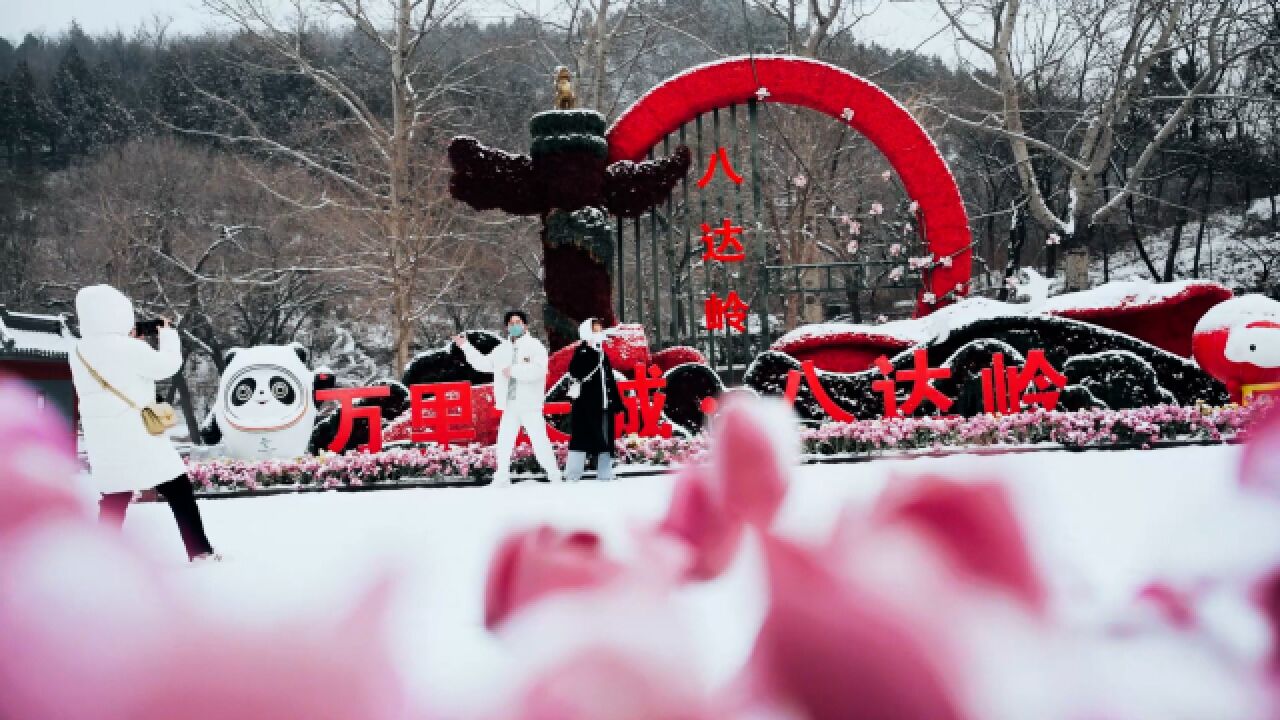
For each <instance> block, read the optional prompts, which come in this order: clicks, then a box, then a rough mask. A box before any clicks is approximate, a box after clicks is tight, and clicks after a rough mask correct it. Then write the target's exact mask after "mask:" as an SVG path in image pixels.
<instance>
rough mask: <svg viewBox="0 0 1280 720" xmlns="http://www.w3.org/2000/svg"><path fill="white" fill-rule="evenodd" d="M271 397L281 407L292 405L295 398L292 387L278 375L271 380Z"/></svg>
mask: <svg viewBox="0 0 1280 720" xmlns="http://www.w3.org/2000/svg"><path fill="white" fill-rule="evenodd" d="M271 395H272V396H273V397H274V398H275V399H276V400H277V401H279V402H280V403H281V404H282V405H292V404H293V401H294V400H295V399H296V398H297V395H296V394H295V393H294V392H293V385H290V384H289V381H287V380H285V379H284V378H282V377H280V376H279V375H276V376H275V377H273V378H271Z"/></svg>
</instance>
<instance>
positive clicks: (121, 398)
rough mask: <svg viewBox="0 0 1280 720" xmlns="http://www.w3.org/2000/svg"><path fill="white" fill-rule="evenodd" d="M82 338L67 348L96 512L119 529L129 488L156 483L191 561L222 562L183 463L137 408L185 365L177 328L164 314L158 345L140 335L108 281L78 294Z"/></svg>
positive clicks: (145, 487) (124, 301) (128, 306)
mask: <svg viewBox="0 0 1280 720" xmlns="http://www.w3.org/2000/svg"><path fill="white" fill-rule="evenodd" d="M76 315H77V316H78V317H79V321H80V337H81V339H80V341H79V342H77V343H76V349H75V351H74V352H72V353H71V354H70V361H71V379H72V382H73V383H74V384H75V388H76V395H77V396H78V398H79V403H80V421H81V424H82V426H83V428H84V445H85V451H86V453H87V454H88V456H89V474H90V476H91V477H92V479H93V483H94V485H95V486H96V487H97V489H98V491H99V492H101V493H102V499H101V501H100V502H99V518H100V520H101V521H102V522H103V523H104V524H106V525H110V526H113V527H116V528H119V527H120V526H122V525H123V524H124V516H125V511H126V510H127V509H128V507H129V502H130V501H131V500H132V499H133V494H134V493H135V492H137V491H139V490H150V489H151V488H155V489H156V491H157V492H159V493H160V495H161V496H163V497H164V499H165V500H166V501H167V502H168V503H169V508H170V509H171V510H172V511H173V517H174V520H176V521H177V523H178V531H179V533H180V535H181V536H182V543H183V545H184V546H185V548H186V551H187V559H189V560H191V561H192V562H196V561H205V560H213V561H216V560H221V559H222V557H221V556H220V555H218V554H217V553H215V552H214V551H213V546H212V545H210V544H209V538H208V537H207V536H206V535H205V531H204V521H203V520H202V519H201V517H200V509H199V507H198V506H197V505H196V499H195V494H194V493H193V492H192V490H191V480H190V478H188V477H187V467H186V464H185V463H183V461H182V457H181V456H180V455H178V451H177V450H175V449H174V447H173V443H172V442H170V441H169V438H168V437H167V435H166V434H165V433H163V432H160V433H159V434H152V431H151V430H148V428H147V423H146V421H145V420H144V419H143V415H142V411H143V409H145V408H149V406H152V405H153V403H154V402H155V399H156V381H157V380H164V379H165V378H169V377H172V376H173V375H174V374H175V373H177V372H178V370H179V369H181V367H182V349H181V346H180V340H179V338H178V331H177V330H175V329H174V328H173V326H172V325H170V324H169V322H168V321H167V320H162V321H160V324H159V328H158V331H157V335H158V343H159V350H156V349H153V348H152V347H151V345H150V344H149V343H147V342H146V341H145V340H143V339H141V337H139V335H138V330H137V326H136V325H135V322H134V314H133V303H132V302H130V301H129V298H127V297H125V296H124V294H123V293H121V292H120V291H119V290H117V289H115V288H113V287H111V286H110V285H93V286H91V287H86V288H82V289H81V290H80V292H78V293H76Z"/></svg>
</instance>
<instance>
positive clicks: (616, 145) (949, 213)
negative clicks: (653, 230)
mask: <svg viewBox="0 0 1280 720" xmlns="http://www.w3.org/2000/svg"><path fill="white" fill-rule="evenodd" d="M762 91H763V92H762ZM761 95H763V96H764V100H765V101H767V102H775V103H785V104H788V105H798V106H800V107H805V108H809V109H810V110H817V111H818V112H821V113H825V114H827V115H830V116H831V117H833V118H835V119H836V120H839V121H840V122H843V123H846V124H848V125H849V127H851V128H853V129H854V130H856V131H858V132H859V133H861V134H862V135H863V136H864V137H866V138H867V139H868V140H870V141H871V143H872V144H873V145H875V146H876V148H877V149H879V150H880V152H881V153H883V154H884V156H885V158H886V159H887V160H888V161H889V164H890V165H892V166H893V169H894V170H895V171H896V172H897V173H898V177H900V178H901V179H902V184H903V186H904V187H905V188H906V191H907V194H908V195H910V196H911V198H912V199H913V200H915V201H916V202H917V203H919V205H920V210H919V216H920V222H921V227H922V228H923V230H924V237H925V241H926V243H927V244H928V247H929V250H930V251H931V253H932V254H933V256H934V257H935V258H950V259H951V263H950V266H949V267H948V266H946V265H939V266H937V267H935V268H933V270H932V271H931V275H930V277H929V278H928V280H927V282H926V287H927V289H928V290H929V291H932V292H933V293H934V294H935V295H936V297H937V302H935V303H932V304H930V303H926V302H924V297H923V291H922V294H921V298H920V299H919V300H918V302H917V303H916V315H917V316H920V315H927V314H929V313H930V312H932V311H934V310H936V309H938V308H939V307H942V306H943V305H944V304H946V302H945V300H944V297H945V296H946V295H947V294H948V293H951V292H953V291H954V292H955V295H956V296H957V297H959V296H963V295H966V294H968V292H969V277H970V273H971V272H972V263H973V251H972V245H971V235H970V231H969V217H968V214H967V213H966V212H965V209H964V201H963V200H962V199H961V197H960V188H958V187H957V186H956V181H955V178H954V177H952V175H951V170H950V168H948V167H947V163H946V161H944V160H943V159H942V156H941V155H940V154H939V153H938V148H937V146H935V145H934V144H933V141H932V140H931V139H930V138H929V135H928V134H927V133H925V131H924V128H922V127H920V124H919V123H917V122H916V120H915V118H913V117H912V116H911V113H909V112H907V110H906V108H904V107H902V106H901V105H899V104H898V102H897V101H896V100H894V99H893V98H892V97H890V96H889V94H888V93H886V92H885V91H883V90H881V89H880V88H879V87H877V86H876V85H875V84H874V83H872V82H870V81H868V80H865V79H863V78H861V77H858V76H857V75H854V74H853V73H851V72H849V71H848V70H845V69H843V68H839V67H836V66H835V65H830V64H828V63H824V62H819V61H816V60H809V59H805V58H796V57H778V56H771V57H759V56H757V57H755V58H754V59H753V58H750V57H735V58H727V59H725V60H719V61H716V62H713V63H708V64H706V65H700V66H698V67H696V68H693V69H691V70H689V71H687V72H684V73H681V74H679V75H676V76H674V77H672V78H670V79H669V80H667V81H665V82H663V83H662V84H661V85H658V86H657V87H655V88H654V89H653V90H650V91H649V92H648V93H646V94H645V96H644V97H642V98H640V99H639V100H637V101H636V102H635V104H633V105H632V106H631V107H629V108H627V110H626V111H624V112H623V113H622V115H621V116H620V117H619V118H618V120H617V121H616V122H614V123H613V126H612V127H610V128H609V131H608V133H607V137H608V140H609V162H615V161H618V160H632V161H640V160H643V159H644V158H645V156H646V155H647V154H648V152H649V150H650V149H652V148H653V147H654V146H655V145H657V144H658V143H659V142H660V141H661V140H662V138H664V137H666V135H667V134H669V133H671V132H674V131H675V130H677V129H679V128H680V126H681V125H684V124H685V123H687V122H690V121H692V120H694V119H695V118H697V117H698V116H699V115H701V114H702V113H705V112H709V111H711V110H714V109H716V108H723V107H728V106H729V105H732V104H740V103H745V102H747V101H749V100H752V99H759V98H760V96H761ZM848 111H852V113H850V112H848Z"/></svg>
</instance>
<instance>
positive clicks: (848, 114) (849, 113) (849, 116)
mask: <svg viewBox="0 0 1280 720" xmlns="http://www.w3.org/2000/svg"><path fill="white" fill-rule="evenodd" d="M840 118H841V119H842V120H844V121H845V122H853V108H845V109H844V110H843V111H841V113H840Z"/></svg>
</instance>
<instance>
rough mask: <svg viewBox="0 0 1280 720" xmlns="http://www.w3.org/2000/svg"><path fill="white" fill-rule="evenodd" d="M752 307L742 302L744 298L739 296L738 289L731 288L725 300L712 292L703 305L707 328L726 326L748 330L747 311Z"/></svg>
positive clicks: (714, 328)
mask: <svg viewBox="0 0 1280 720" xmlns="http://www.w3.org/2000/svg"><path fill="white" fill-rule="evenodd" d="M749 311H750V308H748V307H747V304H746V303H744V302H742V298H740V297H738V291H737V290H730V291H729V294H728V296H726V297H725V298H724V299H723V300H721V299H720V296H719V295H717V294H715V293H711V297H709V298H707V300H706V302H705V303H704V306H703V312H704V313H705V315H706V326H707V330H709V331H715V330H725V329H726V328H728V329H732V330H736V331H738V332H740V333H744V332H746V331H747V313H748V312H749Z"/></svg>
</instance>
